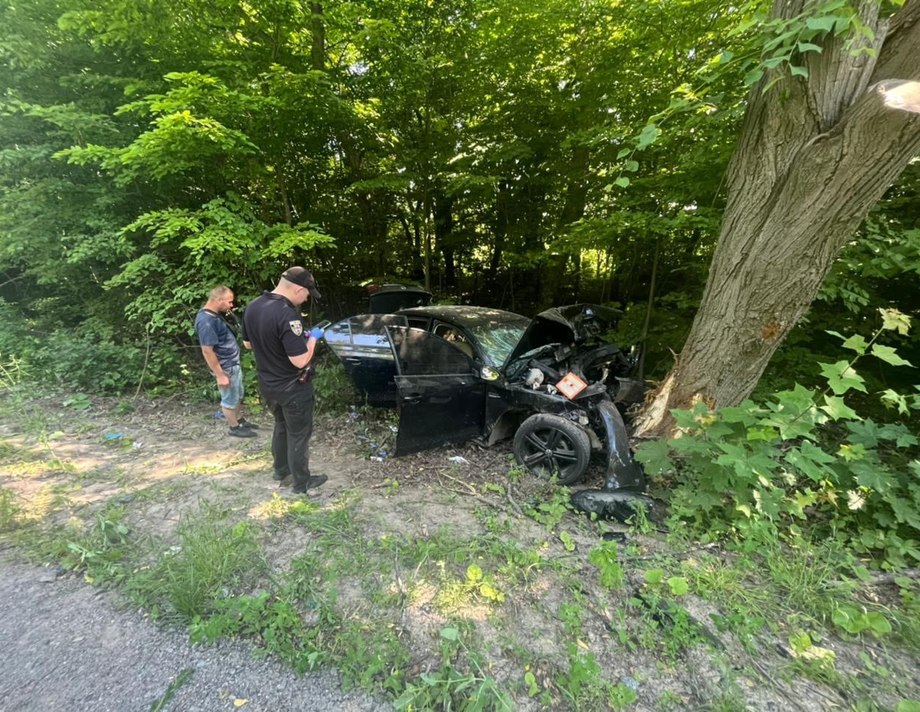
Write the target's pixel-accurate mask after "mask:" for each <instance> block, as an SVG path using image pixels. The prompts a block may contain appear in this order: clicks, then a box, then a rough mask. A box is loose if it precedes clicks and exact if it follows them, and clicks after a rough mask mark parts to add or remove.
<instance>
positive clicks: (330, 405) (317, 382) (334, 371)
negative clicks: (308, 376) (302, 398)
mask: <svg viewBox="0 0 920 712" xmlns="http://www.w3.org/2000/svg"><path fill="white" fill-rule="evenodd" d="M313 388H314V390H315V391H316V409H317V410H318V411H319V412H321V413H330V414H333V415H339V414H342V413H345V412H347V411H348V409H349V407H351V406H352V405H353V404H354V403H355V401H356V400H357V397H356V394H355V387H354V382H353V381H352V380H351V379H350V378H349V377H348V374H347V373H345V369H344V368H343V367H342V365H341V364H340V363H338V361H336V360H335V359H333V358H326V359H323V360H322V361H321V362H320V363H319V364H318V365H317V367H316V373H315V374H314V376H313Z"/></svg>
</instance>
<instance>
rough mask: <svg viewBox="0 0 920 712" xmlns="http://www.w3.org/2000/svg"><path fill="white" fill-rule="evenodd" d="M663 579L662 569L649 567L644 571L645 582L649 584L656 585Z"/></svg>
mask: <svg viewBox="0 0 920 712" xmlns="http://www.w3.org/2000/svg"><path fill="white" fill-rule="evenodd" d="M662 581H664V569H649V570H648V571H646V572H645V583H647V584H648V585H649V586H657V585H658V584H660V583H661V582H662Z"/></svg>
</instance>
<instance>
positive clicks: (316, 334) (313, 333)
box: [310, 326, 326, 339]
mask: <svg viewBox="0 0 920 712" xmlns="http://www.w3.org/2000/svg"><path fill="white" fill-rule="evenodd" d="M325 333H326V330H325V329H322V328H320V327H318V326H314V327H313V328H312V329H310V338H311V339H321V338H323V334H325Z"/></svg>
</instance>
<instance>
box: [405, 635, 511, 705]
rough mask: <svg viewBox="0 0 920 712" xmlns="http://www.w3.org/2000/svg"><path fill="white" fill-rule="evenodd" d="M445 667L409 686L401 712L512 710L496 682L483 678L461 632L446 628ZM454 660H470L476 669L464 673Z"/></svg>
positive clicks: (507, 698) (443, 665) (442, 665)
mask: <svg viewBox="0 0 920 712" xmlns="http://www.w3.org/2000/svg"><path fill="white" fill-rule="evenodd" d="M439 635H440V639H441V643H442V645H441V654H442V663H441V667H440V668H439V669H438V670H436V671H434V672H424V673H422V674H421V675H420V676H419V679H418V680H417V681H413V682H410V683H408V684H407V685H406V688H405V690H404V691H403V693H402V694H401V695H400V696H399V697H398V698H397V699H396V701H395V702H394V706H395V707H396V709H398V710H405V711H406V712H411V710H435V709H438V710H459V711H462V712H485V711H486V710H511V709H513V707H512V704H511V699H510V698H509V697H508V695H507V694H506V693H504V692H502V690H501V689H500V688H499V687H498V685H497V684H496V683H495V681H494V680H493V679H492V678H490V677H487V676H485V675H483V673H482V670H481V668H479V665H478V664H477V663H476V661H475V657H472V656H470V655H469V653H470V650H469V648H468V647H467V646H466V645H465V644H464V642H463V640H462V638H461V636H460V631H459V630H458V629H457V628H453V627H446V628H442V629H441V631H440V633H439ZM454 658H466V659H468V660H469V661H470V662H471V663H472V665H473V667H474V668H475V670H474V671H472V672H463V671H462V670H460V669H458V668H457V667H456V664H455V662H453V661H454Z"/></svg>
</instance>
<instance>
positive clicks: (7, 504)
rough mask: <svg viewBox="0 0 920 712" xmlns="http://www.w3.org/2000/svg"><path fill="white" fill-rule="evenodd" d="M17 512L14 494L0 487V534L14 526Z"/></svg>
mask: <svg viewBox="0 0 920 712" xmlns="http://www.w3.org/2000/svg"><path fill="white" fill-rule="evenodd" d="M18 512H19V505H18V504H17V502H16V494H15V493H14V492H13V491H12V490H8V489H7V488H6V487H0V532H5V531H9V530H10V529H13V528H14V527H15V526H16V515H17V514H18Z"/></svg>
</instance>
